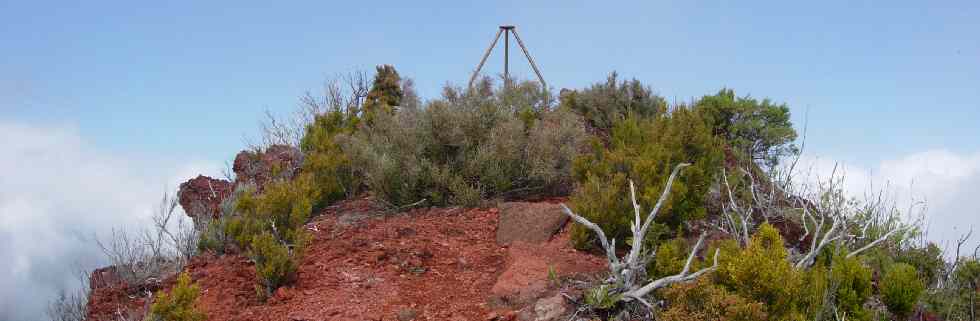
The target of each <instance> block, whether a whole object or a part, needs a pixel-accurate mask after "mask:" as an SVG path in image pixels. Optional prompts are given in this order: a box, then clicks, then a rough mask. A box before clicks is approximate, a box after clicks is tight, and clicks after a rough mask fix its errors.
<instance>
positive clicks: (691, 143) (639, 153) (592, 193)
mask: <svg viewBox="0 0 980 321" xmlns="http://www.w3.org/2000/svg"><path fill="white" fill-rule="evenodd" d="M608 144H609V146H608V147H605V146H603V144H602V142H601V141H600V140H599V139H596V140H595V141H594V142H593V146H594V147H593V151H592V153H589V154H585V155H583V156H581V157H579V158H578V159H577V160H576V161H575V166H574V177H575V179H576V181H577V182H578V188H577V189H576V191H575V193H574V194H573V195H572V198H571V200H572V205H573V207H574V210H575V212H576V213H579V215H582V216H583V217H585V218H587V219H589V220H590V221H592V222H595V223H596V224H598V225H599V226H601V227H602V228H603V231H604V232H605V233H606V234H607V235H609V236H610V237H612V238H617V239H624V238H625V237H627V236H629V235H630V233H629V231H630V219H631V218H630V217H629V216H628V215H623V214H622V213H629V212H630V211H631V208H632V205H631V204H630V201H629V199H628V197H625V196H624V195H627V194H628V193H625V190H624V189H623V186H627V180H628V179H632V180H633V181H634V182H635V183H636V186H637V187H638V188H639V189H638V190H637V198H638V201H639V202H640V205H642V206H643V207H645V208H650V207H652V206H653V205H654V204H655V203H656V201H657V198H658V197H659V194H658V192H659V191H661V190H663V188H664V184H666V182H667V177H668V176H670V172H671V170H672V167H671V166H672V164H679V163H691V164H692V166H689V167H687V168H685V170H684V172H683V173H682V174H681V175H680V176H679V177H678V180H677V182H675V183H674V187H673V191H672V193H671V194H670V196H669V198H668V199H667V201H666V202H665V203H664V205H663V209H661V211H660V213H662V214H661V215H660V216H658V217H657V223H659V224H660V225H659V227H658V228H657V229H656V230H654V231H652V232H651V233H650V234H651V235H648V236H649V237H652V238H657V234H663V233H664V232H665V231H668V230H675V229H676V228H678V227H680V226H681V223H682V222H684V221H686V220H692V219H700V218H703V217H704V216H705V213H706V212H705V208H704V199H705V196H706V195H707V193H708V189H709V187H710V186H711V184H713V182H714V177H715V174H716V172H717V169H718V167H719V166H720V165H721V161H722V154H721V147H720V146H721V140H720V139H718V138H717V137H715V136H714V135H712V133H711V128H710V127H709V125H708V123H707V121H706V120H705V119H704V118H703V117H702V116H701V115H700V114H699V113H698V112H697V111H696V110H694V109H691V108H688V107H684V106H679V107H676V108H675V109H674V110H673V111H671V112H670V113H667V114H662V115H660V116H657V117H656V118H653V119H650V118H638V117H635V116H630V117H627V118H626V119H625V120H623V121H620V122H618V123H617V124H616V125H615V126H614V127H613V129H612V132H611V134H610V137H609V142H608ZM657 231H659V232H657ZM572 240H573V242H574V243H575V245H576V247H578V248H580V249H581V248H585V247H589V246H591V244H592V243H591V242H592V236H591V233H588V231H587V230H586V229H584V228H582V227H581V226H578V225H575V226H574V227H573V230H572ZM633 241H634V242H635V241H636V240H633ZM648 241H649V240H648Z"/></svg>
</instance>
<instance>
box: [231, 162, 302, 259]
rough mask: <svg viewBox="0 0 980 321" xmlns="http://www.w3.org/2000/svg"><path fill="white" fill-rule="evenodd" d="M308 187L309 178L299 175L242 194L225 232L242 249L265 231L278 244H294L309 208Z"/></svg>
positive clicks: (299, 237)
mask: <svg viewBox="0 0 980 321" xmlns="http://www.w3.org/2000/svg"><path fill="white" fill-rule="evenodd" d="M312 188H313V178H312V177H311V176H310V175H300V176H299V177H297V178H296V179H294V180H292V181H277V182H274V183H271V184H269V185H266V187H265V190H264V191H263V192H262V193H261V194H251V193H244V194H243V195H242V196H241V197H240V198H239V199H238V202H237V203H236V205H235V207H236V212H237V213H238V215H237V216H236V217H234V218H233V219H232V221H231V222H229V224H228V225H229V226H228V230H229V231H228V234H229V235H230V236H231V237H233V238H234V239H235V240H236V241H237V242H238V244H239V246H241V247H242V248H247V247H248V244H251V243H252V238H254V237H256V236H258V235H259V234H261V233H262V232H265V231H268V232H270V233H272V236H274V237H275V238H276V239H277V240H278V241H280V242H282V243H285V244H296V243H297V241H298V240H300V239H301V238H302V236H303V234H304V233H305V232H304V230H303V225H304V224H306V221H307V220H308V219H309V217H310V213H311V211H312V207H313V205H312V204H313V200H312V197H311V195H312V192H311V190H312Z"/></svg>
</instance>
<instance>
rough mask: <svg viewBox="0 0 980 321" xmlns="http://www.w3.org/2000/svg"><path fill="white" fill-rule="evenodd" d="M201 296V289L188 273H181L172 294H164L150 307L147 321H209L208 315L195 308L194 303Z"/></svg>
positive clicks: (171, 291)
mask: <svg viewBox="0 0 980 321" xmlns="http://www.w3.org/2000/svg"><path fill="white" fill-rule="evenodd" d="M200 294H201V288H200V287H199V286H198V285H197V284H194V283H191V278H190V276H189V275H188V274H187V272H184V273H181V274H180V276H178V277H177V284H176V285H174V287H173V289H171V290H170V292H163V291H161V293H160V294H159V295H158V296H157V299H156V301H154V302H153V305H152V306H150V311H149V314H148V315H147V318H146V320H147V321H202V320H207V315H205V314H204V313H203V312H201V311H199V310H197V308H195V307H194V302H195V301H197V297H198V296H199V295H200Z"/></svg>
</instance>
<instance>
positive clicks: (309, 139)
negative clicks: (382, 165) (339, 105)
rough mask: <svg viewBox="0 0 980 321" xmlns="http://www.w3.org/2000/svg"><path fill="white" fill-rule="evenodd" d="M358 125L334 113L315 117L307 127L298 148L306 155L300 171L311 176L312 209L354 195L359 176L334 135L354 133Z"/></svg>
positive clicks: (348, 116)
mask: <svg viewBox="0 0 980 321" xmlns="http://www.w3.org/2000/svg"><path fill="white" fill-rule="evenodd" d="M358 122H359V120H358V118H357V116H355V115H348V114H345V113H344V112H342V111H339V110H334V111H329V112H326V113H324V114H320V115H317V116H316V117H315V119H314V120H313V123H311V124H309V125H307V126H306V134H305V135H303V139H302V140H301V142H300V149H301V150H302V151H303V153H304V154H305V158H304V160H303V172H305V173H308V174H310V175H312V176H313V188H312V196H313V198H314V204H313V205H314V208H317V209H319V208H323V207H326V206H327V205H329V204H330V203H332V202H334V201H337V200H340V199H343V198H344V197H349V196H353V195H354V194H355V193H356V190H357V187H358V186H359V185H360V182H359V180H358V175H357V174H356V173H355V171H354V167H353V166H352V165H351V160H350V156H348V155H347V153H345V152H344V151H343V150H342V149H341V145H340V144H339V143H338V141H337V136H338V135H341V134H349V133H351V132H353V131H354V129H355V128H356V127H357V124H358Z"/></svg>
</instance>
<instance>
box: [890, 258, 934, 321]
mask: <svg viewBox="0 0 980 321" xmlns="http://www.w3.org/2000/svg"><path fill="white" fill-rule="evenodd" d="M923 290H925V286H924V285H923V284H922V280H921V279H920V278H919V273H918V271H916V270H915V267H913V266H911V265H909V264H906V263H895V264H892V265H891V266H890V267H888V269H887V270H886V271H885V275H884V276H883V277H882V279H881V290H880V291H881V299H882V302H884V303H885V306H887V307H888V311H889V312H891V313H892V314H893V315H895V316H896V317H898V318H899V319H906V318H908V317H909V316H910V315H911V314H912V312H913V311H914V310H915V306H916V304H917V303H918V302H919V296H920V295H922V291H923Z"/></svg>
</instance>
